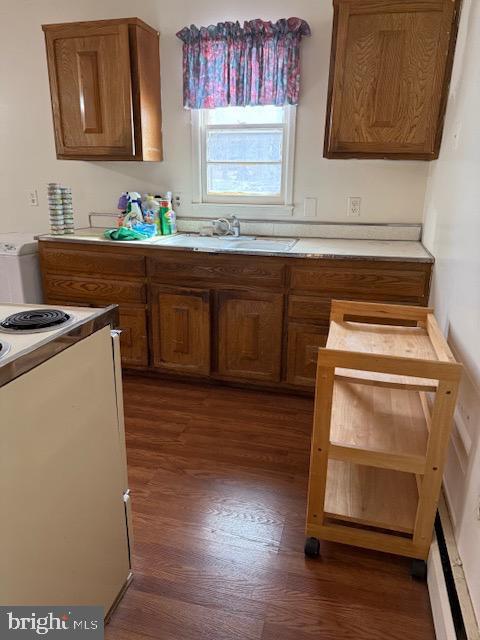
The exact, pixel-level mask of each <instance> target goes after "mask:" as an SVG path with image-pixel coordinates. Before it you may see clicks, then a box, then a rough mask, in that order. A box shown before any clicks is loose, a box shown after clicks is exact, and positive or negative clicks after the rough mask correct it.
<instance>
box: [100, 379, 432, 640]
mask: <svg viewBox="0 0 480 640" xmlns="http://www.w3.org/2000/svg"><path fill="white" fill-rule="evenodd" d="M312 409H313V402H312V401H311V400H309V399H306V398H298V397H293V396H283V395H278V394H268V393H263V392H259V391H249V390H240V389H229V388H226V387H213V386H204V385H194V384H187V383H179V382H169V381H164V380H154V379H149V378H142V377H137V376H131V377H128V376H127V377H126V378H125V414H126V430H127V447H128V463H129V478H130V486H131V490H132V503H133V514H134V516H133V517H134V536H135V539H134V572H135V578H134V582H133V583H132V585H131V587H130V589H129V590H128V592H127V594H126V595H125V597H124V599H123V601H122V602H121V604H120V606H119V608H118V609H117V611H116V612H115V614H114V615H113V618H112V620H111V622H110V624H109V625H108V627H107V630H106V638H107V639H109V640H149V639H150V638H158V639H160V640H311V639H313V638H316V639H321V640H332V639H335V640H343V639H347V638H355V640H367V639H368V640H384V639H387V638H388V639H389V640H420V639H421V640H433V638H434V631H433V624H432V619H431V612H430V605H429V599H428V593H427V588H426V586H425V585H424V584H422V583H418V582H415V581H413V580H412V579H411V578H410V576H409V562H408V561H407V560H404V559H403V558H398V557H395V556H389V555H385V554H380V553H374V552H369V551H363V550H359V549H354V548H351V547H347V546H342V545H335V544H332V543H330V544H328V543H322V558H321V559H318V560H306V559H305V557H304V555H303V543H304V533H303V527H304V518H305V502H306V487H307V473H308V456H309V440H310V432H311V423H312Z"/></svg>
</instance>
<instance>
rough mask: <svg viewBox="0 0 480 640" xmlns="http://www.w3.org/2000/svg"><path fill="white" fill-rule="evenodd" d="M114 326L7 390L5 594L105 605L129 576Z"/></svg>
mask: <svg viewBox="0 0 480 640" xmlns="http://www.w3.org/2000/svg"><path fill="white" fill-rule="evenodd" d="M112 362H113V360H112V340H111V336H110V328H109V327H105V328H104V329H101V330H100V331H97V332H96V333H94V334H93V335H91V336H89V337H87V338H85V339H84V340H81V341H80V342H78V343H76V344H74V345H73V346H71V347H69V348H67V349H66V350H65V351H62V352H61V353H59V354H58V355H56V356H54V357H52V358H50V360H47V361H46V362H44V363H43V364H41V365H39V366H38V367H36V368H35V369H33V370H31V371H29V372H28V373H26V374H24V375H22V376H20V377H19V378H17V379H16V380H13V381H12V382H10V383H9V384H7V385H5V386H4V387H2V388H1V389H0V406H1V422H0V487H1V491H0V513H1V520H2V525H1V527H0V549H1V553H0V576H1V577H0V603H1V604H2V605H16V604H24V605H28V604H31V605H69V604H70V605H72V604H77V605H86V604H99V605H103V607H104V610H105V613H107V611H108V610H109V609H110V607H111V606H112V604H113V603H114V602H115V600H116V598H117V595H118V594H119V592H121V591H122V589H123V587H124V586H125V584H126V583H127V581H128V579H129V575H130V560H129V543H128V534H127V527H126V523H125V503H124V499H123V495H124V452H122V447H121V446H120V439H119V433H118V402H117V394H118V389H117V388H116V384H115V383H116V379H115V376H114V375H113V367H112Z"/></svg>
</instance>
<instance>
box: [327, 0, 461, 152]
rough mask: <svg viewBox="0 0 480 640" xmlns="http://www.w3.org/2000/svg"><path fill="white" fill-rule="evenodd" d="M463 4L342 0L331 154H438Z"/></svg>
mask: <svg viewBox="0 0 480 640" xmlns="http://www.w3.org/2000/svg"><path fill="white" fill-rule="evenodd" d="M459 4H460V0H334V24H333V36H332V53H331V56H332V57H331V63H330V81H329V94H328V105H327V122H326V132H325V148H324V155H325V157H327V158H391V159H408V158H411V159H420V160H433V159H435V158H437V157H438V153H439V148H440V142H441V137H442V129H443V118H444V114H445V107H446V100H447V94H448V87H449V82H450V75H451V68H452V62H453V53H454V47H455V39H456V32H457V27H458V13H459Z"/></svg>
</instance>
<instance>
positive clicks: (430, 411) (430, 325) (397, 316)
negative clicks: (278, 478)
mask: <svg viewBox="0 0 480 640" xmlns="http://www.w3.org/2000/svg"><path fill="white" fill-rule="evenodd" d="M461 371H462V367H461V365H460V364H458V363H457V362H455V359H454V357H453V355H452V353H451V351H450V349H449V347H448V345H447V343H446V341H445V339H444V337H443V335H442V334H441V332H440V330H439V328H438V326H437V323H436V321H435V317H434V316H433V311H432V309H430V308H425V307H412V306H404V305H385V304H372V303H364V302H348V301H336V300H334V301H332V311H331V315H330V331H329V337H328V341H327V347H326V348H325V349H319V355H318V363H317V380H316V394H315V414H314V425H313V435H312V448H311V456H310V478H309V488H308V508H307V524H306V533H307V536H309V540H308V541H307V545H306V547H305V552H306V553H307V554H308V555H314V554H315V552H317V553H318V546H319V545H318V541H316V540H315V538H317V537H318V538H323V539H326V540H333V541H337V542H343V543H346V544H353V545H357V546H360V547H365V548H369V549H378V550H380V551H387V552H390V553H398V554H400V555H405V556H408V557H411V558H415V559H417V560H426V558H427V556H428V552H429V548H430V543H431V537H432V531H433V524H434V520H435V514H436V509H437V502H438V498H439V494H440V489H441V483H442V475H443V467H444V463H445V456H446V451H447V447H448V441H449V438H450V430H451V423H452V418H453V412H454V409H455V401H456V395H457V390H458V384H459V380H460V376H461ZM426 392H429V393H428V394H427V393H426ZM430 395H431V396H433V397H434V400H433V402H432V403H429V402H428V401H427V396H430Z"/></svg>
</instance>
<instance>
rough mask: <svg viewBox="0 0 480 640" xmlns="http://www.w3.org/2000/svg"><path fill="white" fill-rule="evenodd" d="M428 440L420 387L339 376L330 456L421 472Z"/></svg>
mask: <svg viewBox="0 0 480 640" xmlns="http://www.w3.org/2000/svg"><path fill="white" fill-rule="evenodd" d="M427 440H428V430H427V422H426V419H425V414H424V411H423V406H422V402H421V400H420V396H419V394H418V393H417V392H415V391H403V390H399V389H387V388H384V387H375V386H371V385H368V386H367V385H364V384H356V383H353V382H346V381H343V380H336V381H335V383H334V390H333V403H332V417H331V423H330V457H331V458H335V459H337V460H351V461H354V462H356V463H359V464H366V465H371V466H375V467H382V468H385V469H397V470H402V471H410V472H412V473H423V472H424V470H425V455H426V451H427Z"/></svg>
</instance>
